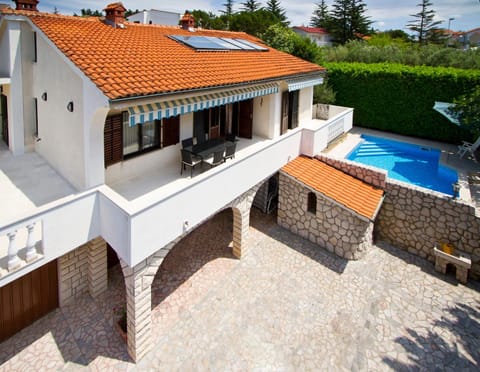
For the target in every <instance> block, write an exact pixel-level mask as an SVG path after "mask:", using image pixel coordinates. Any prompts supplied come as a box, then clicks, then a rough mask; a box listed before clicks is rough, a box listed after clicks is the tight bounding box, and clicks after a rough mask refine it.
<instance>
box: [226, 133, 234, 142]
mask: <svg viewBox="0 0 480 372" xmlns="http://www.w3.org/2000/svg"><path fill="white" fill-rule="evenodd" d="M235 137H236V136H235V134H234V133H229V134H227V135H226V136H225V140H227V141H229V142H235V141H236V138H235Z"/></svg>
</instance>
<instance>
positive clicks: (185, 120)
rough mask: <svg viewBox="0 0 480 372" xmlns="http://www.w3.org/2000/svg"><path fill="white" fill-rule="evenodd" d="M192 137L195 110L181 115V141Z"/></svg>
mask: <svg viewBox="0 0 480 372" xmlns="http://www.w3.org/2000/svg"><path fill="white" fill-rule="evenodd" d="M190 137H193V112H192V113H190V114H185V115H182V116H180V143H181V142H182V140H183V139H185V138H190Z"/></svg>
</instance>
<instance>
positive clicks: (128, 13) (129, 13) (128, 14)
mask: <svg viewBox="0 0 480 372" xmlns="http://www.w3.org/2000/svg"><path fill="white" fill-rule="evenodd" d="M137 13H140V10H138V9H135V10H132V9H128V10H126V11H125V18H128V17H130V16H131V15H133V14H137Z"/></svg>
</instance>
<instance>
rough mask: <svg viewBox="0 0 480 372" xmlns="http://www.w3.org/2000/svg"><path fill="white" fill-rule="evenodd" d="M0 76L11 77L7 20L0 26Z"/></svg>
mask: <svg viewBox="0 0 480 372" xmlns="http://www.w3.org/2000/svg"><path fill="white" fill-rule="evenodd" d="M0 77H10V51H9V43H8V33H7V24H6V23H5V22H4V23H2V25H1V26H0Z"/></svg>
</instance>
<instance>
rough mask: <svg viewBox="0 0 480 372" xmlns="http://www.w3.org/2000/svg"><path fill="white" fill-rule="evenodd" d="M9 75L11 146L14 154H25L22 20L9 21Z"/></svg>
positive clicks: (8, 103)
mask: <svg viewBox="0 0 480 372" xmlns="http://www.w3.org/2000/svg"><path fill="white" fill-rule="evenodd" d="M7 29H8V31H7V33H8V44H9V51H10V53H9V65H10V71H9V76H10V77H11V84H10V89H9V92H8V94H6V95H7V97H8V98H7V99H8V101H7V105H8V137H9V147H10V150H11V151H12V153H13V154H14V155H20V154H23V153H24V151H25V141H24V129H23V128H24V117H23V102H24V100H23V83H22V81H23V76H22V75H23V74H22V46H21V25H20V22H15V21H12V22H9V23H8V27H7Z"/></svg>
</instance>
